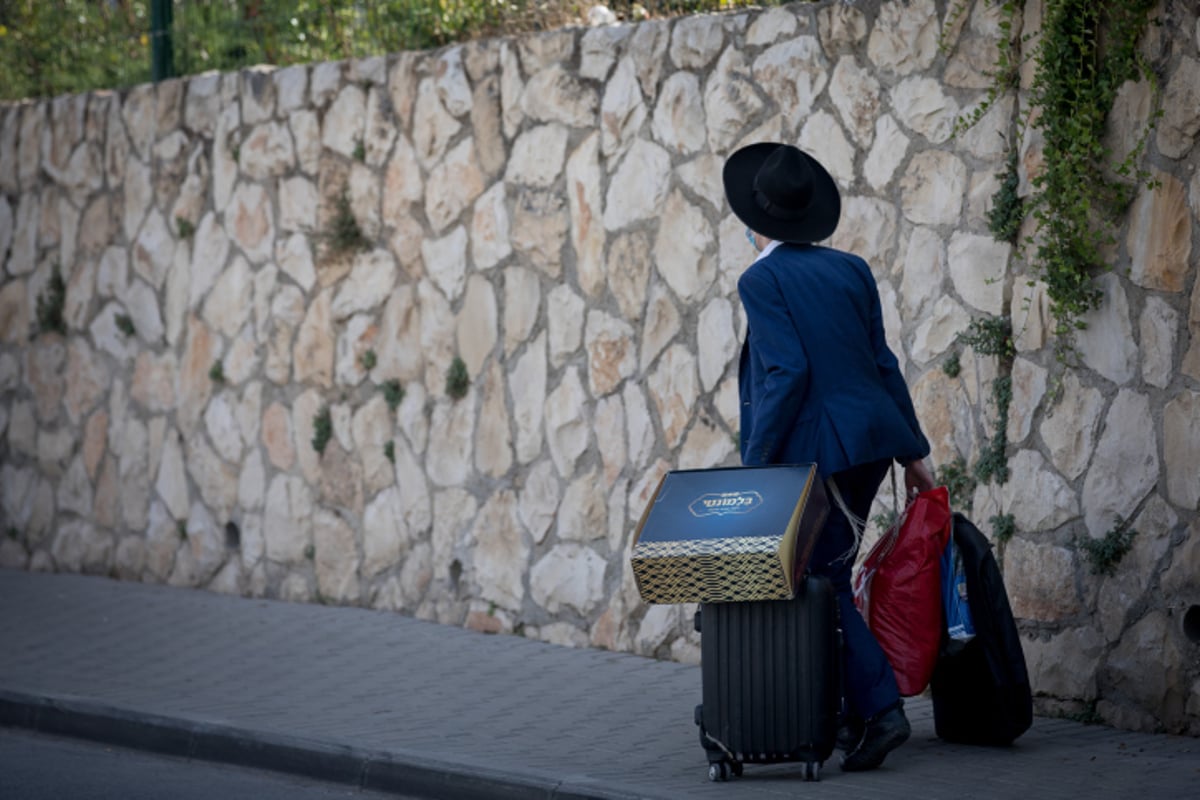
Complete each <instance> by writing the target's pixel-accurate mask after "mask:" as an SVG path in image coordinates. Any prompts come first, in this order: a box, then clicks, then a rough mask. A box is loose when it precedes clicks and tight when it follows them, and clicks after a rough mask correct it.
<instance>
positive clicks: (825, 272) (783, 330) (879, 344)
mask: <svg viewBox="0 0 1200 800" xmlns="http://www.w3.org/2000/svg"><path fill="white" fill-rule="evenodd" d="M738 294H739V295H740V296H741V299H742V304H743V305H744V306H745V309H746V316H747V318H748V321H749V330H748V331H747V334H746V342H745V344H744V345H743V346H742V357H741V363H740V365H739V374H738V389H739V393H740V396H741V449H742V463H744V464H747V465H760V464H795V463H807V462H816V464H817V468H818V471H819V472H820V473H821V475H822V476H824V477H827V476H829V475H831V474H833V473H835V472H840V471H841V470H844V469H848V468H850V467H854V466H858V465H860V464H866V463H869V462H872V461H877V460H880V459H896V460H898V461H900V462H901V463H902V464H907V463H908V462H909V461H912V460H915V459H919V458H924V457H925V456H927V455H928V454H929V442H928V441H927V440H926V438H925V434H924V433H922V432H921V426H920V424H919V423H918V422H917V415H916V412H915V411H914V410H913V404H912V397H911V396H910V395H909V392H908V386H907V384H906V383H905V382H904V376H903V375H902V374H901V373H900V368H899V364H898V362H897V361H896V356H895V355H893V353H892V351H891V350H890V349H889V348H888V346H887V341H886V339H885V338H884V332H883V316H882V312H881V309H880V304H879V289H878V288H877V287H876V285H875V278H874V276H873V275H872V274H871V270H870V268H869V267H868V266H867V263H866V262H865V261H863V260H862V259H861V258H859V257H858V256H855V255H852V254H850V253H844V252H841V251H840V250H833V249H831V248H828V247H818V246H814V245H793V244H781V245H779V246H778V247H776V248H775V250H774V251H773V252H771V253H770V254H769V255H767V256H766V257H764V258H761V259H759V260H758V261H757V262H755V263H754V264H753V265H752V266H751V267H750V268H749V269H747V270H746V271H745V272H744V273H743V274H742V276H741V278H740V279H739V280H738Z"/></svg>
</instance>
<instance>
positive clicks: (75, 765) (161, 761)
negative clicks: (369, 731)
mask: <svg viewBox="0 0 1200 800" xmlns="http://www.w3.org/2000/svg"><path fill="white" fill-rule="evenodd" d="M0 798H4V800H212V798H219V799H220V800H335V799H336V800H417V798H413V797H407V798H406V797H402V796H400V795H394V794H381V793H379V792H365V791H359V790H358V789H355V788H353V787H349V786H343V785H338V784H331V783H323V782H321V781H314V780H309V779H306V778H301V777H297V776H294V775H285V774H282V773H275V772H266V771H259V770H253V769H246V768H244V767H237V766H230V765H226V764H214V763H210V762H207V761H190V760H187V759H182V758H172V757H170V756H158V755H154V754H151V753H145V752H142V751H138V750H126V749H124V748H120V747H111V746H108V745H104V744H95V743H92V742H88V741H84V740H81V739H65V738H60V737H56V736H47V735H44V734H39V733H33V732H30V731H26V730H20V729H17V728H0Z"/></svg>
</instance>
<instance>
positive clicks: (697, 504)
mask: <svg viewBox="0 0 1200 800" xmlns="http://www.w3.org/2000/svg"><path fill="white" fill-rule="evenodd" d="M828 512H829V504H828V501H827V499H826V497H825V486H824V484H823V483H822V481H821V479H820V477H819V476H818V474H817V469H816V465H815V464H799V465H792V466H771V467H731V468H727V469H696V470H676V471H673V472H669V473H667V474H666V475H664V476H663V479H662V480H661V481H660V482H659V484H658V488H657V489H656V490H655V492H654V497H652V498H651V500H650V503H649V505H647V507H646V511H645V513H643V514H642V519H641V522H640V523H639V524H638V528H637V533H636V534H635V538H634V545H633V554H632V562H633V574H634V578H635V579H636V580H637V586H638V591H639V592H640V593H641V596H642V599H643V600H645V601H646V602H647V603H718V602H731V601H736V600H786V599H788V598H790V597H792V596H793V595H794V593H795V576H796V575H797V574H803V572H804V568H805V566H807V564H808V559H809V556H810V555H812V549H813V545H814V544H815V543H816V539H817V536H818V535H819V534H820V532H821V528H822V527H823V526H824V524H825V517H826V515H827V514H828Z"/></svg>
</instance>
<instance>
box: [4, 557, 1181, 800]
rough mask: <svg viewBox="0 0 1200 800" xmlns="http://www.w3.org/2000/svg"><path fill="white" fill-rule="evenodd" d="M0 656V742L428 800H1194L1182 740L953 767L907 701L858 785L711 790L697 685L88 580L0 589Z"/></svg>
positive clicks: (413, 623)
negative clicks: (86, 740)
mask: <svg viewBox="0 0 1200 800" xmlns="http://www.w3.org/2000/svg"><path fill="white" fill-rule="evenodd" d="M0 643H2V646H0V722H2V723H5V724H23V725H29V726H32V727H41V728H42V729H51V728H55V729H57V730H60V731H62V732H67V733H75V734H77V735H88V736H91V737H93V738H101V739H104V738H108V739H109V740H112V741H114V742H115V743H125V744H130V743H133V744H139V743H140V746H148V747H155V748H158V749H164V748H166V747H170V746H178V747H182V748H185V749H186V750H187V752H185V753H182V754H184V755H194V756H197V757H207V758H214V759H218V760H229V761H235V762H237V763H249V764H251V765H255V764H257V765H259V766H264V767H269V768H278V769H294V770H296V771H300V772H305V773H306V774H314V773H319V774H320V776H322V777H332V778H335V779H339V780H348V781H350V782H355V783H359V784H364V785H381V786H384V787H385V788H394V789H407V790H419V791H421V792H424V793H428V794H429V795H430V796H445V797H514V798H517V797H579V798H582V797H597V798H635V797H640V798H718V797H719V798H731V799H733V800H740V799H741V798H772V799H773V798H794V797H803V798H834V797H836V798H839V800H853V799H855V798H881V799H882V798H886V799H887V800H895V798H897V797H919V798H948V799H949V798H953V800H962V798H971V797H981V798H982V797H986V798H1013V799H1014V800H1018V799H1019V800H1039V799H1040V798H1076V797H1080V796H1086V797H1088V798H1089V800H1105V799H1106V798H1129V797H1138V798H1140V799H1141V800H1152V799H1153V798H1184V797H1196V796H1197V790H1196V788H1195V787H1196V786H1197V785H1200V741H1197V740H1195V739H1190V738H1186V737H1176V736H1163V735H1151V734H1141V733H1130V732H1126V731H1117V730H1113V729H1111V728H1106V727H1103V726H1086V725H1082V724H1079V723H1075V722H1071V721H1067V720H1058V719H1045V718H1037V719H1036V720H1035V721H1034V725H1033V728H1032V729H1031V730H1030V731H1029V732H1028V733H1026V734H1025V736H1023V737H1022V738H1021V739H1020V740H1019V741H1018V742H1017V744H1016V745H1015V746H1013V747H1011V748H1004V749H992V748H974V747H966V746H962V745H951V744H946V743H943V742H941V741H940V740H938V739H937V737H936V736H935V735H934V732H933V715H932V707H931V705H930V704H929V702H928V700H925V699H920V698H917V699H913V700H911V701H909V703H908V707H907V708H908V712H909V717H910V719H911V720H912V723H913V737H912V739H911V740H910V742H909V743H908V744H906V745H905V746H904V747H903V748H902V749H900V750H898V751H896V752H895V753H893V754H892V755H891V756H890V757H889V758H888V761H887V763H886V764H885V765H884V767H883V768H881V769H879V770H877V771H875V772H870V773H858V774H853V775H851V774H845V773H842V772H840V771H839V770H838V769H837V767H836V764H835V763H834V762H833V761H831V762H829V763H827V764H826V767H825V770H824V771H823V773H822V777H823V779H822V781H821V782H819V783H804V782H803V781H802V780H800V779H799V775H800V774H801V773H800V768H799V767H798V766H797V765H787V764H781V765H771V766H759V765H747V767H746V770H745V776H744V777H743V778H741V779H739V780H735V781H731V782H729V783H722V784H714V783H710V782H709V781H708V780H707V778H706V762H705V758H704V754H703V751H702V750H701V748H700V746H699V743H698V741H697V736H696V729H695V727H694V725H693V724H692V708H693V706H694V705H695V704H696V703H697V702H698V700H699V694H700V671H699V669H698V668H697V667H693V666H686V665H681V664H675V663H670V662H660V661H655V660H652V659H646V658H640V657H637V656H632V655H628V654H622V653H609V652H604V651H597V650H578V649H570V648H565V647H558V646H554V645H549V644H545V643H540V642H533V641H528V640H525V639H523V638H521V637H516V636H489V635H485V634H479V633H475V632H472V631H468V630H464V629H460V628H454V627H450V626H444V625H437V624H433V623H429V622H423V621H420V620H415V619H411V618H408V617H403V616H400V615H396V614H388V613H382V612H378V611H371V610H365V609H358V608H339V607H330V606H318V605H306V604H292V603H284V602H279V601H273V600H263V599H247V598H240V597H230V596H226V595H218V594H212V593H208V592H203V591H198V590H192V589H174V588H168V587H163V586H151V585H145V584H136V583H122V582H117V581H113V580H110V579H107V578H100V577H89V576H79V575H55V574H35V573H25V572H15V571H11V570H0ZM148 725H152V726H153V727H152V730H153V731H154V732H155V733H154V736H153V737H150V738H146V737H145V736H142V738H141V739H139V738H138V735H135V733H136V731H142V732H143V733H144V731H145V730H146V729H147V728H146V726H148ZM139 726H141V727H139ZM130 731H135V733H130ZM835 759H836V755H835Z"/></svg>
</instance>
